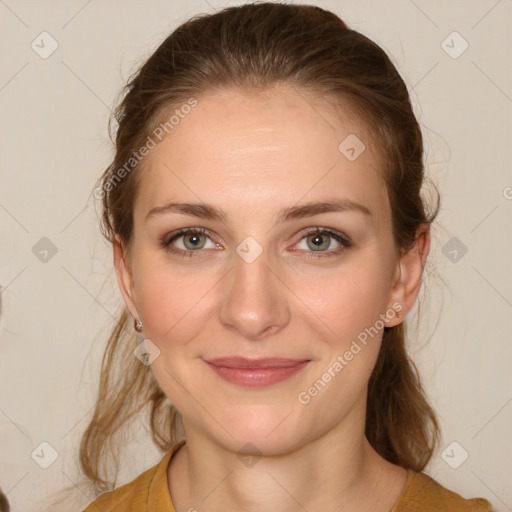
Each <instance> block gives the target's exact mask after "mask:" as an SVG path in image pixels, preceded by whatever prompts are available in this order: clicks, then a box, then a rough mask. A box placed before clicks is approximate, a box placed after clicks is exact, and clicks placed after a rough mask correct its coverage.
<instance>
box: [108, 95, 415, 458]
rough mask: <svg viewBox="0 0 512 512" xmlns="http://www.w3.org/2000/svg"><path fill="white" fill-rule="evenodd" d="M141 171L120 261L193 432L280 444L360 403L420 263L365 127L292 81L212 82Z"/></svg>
mask: <svg viewBox="0 0 512 512" xmlns="http://www.w3.org/2000/svg"><path fill="white" fill-rule="evenodd" d="M351 134H353V135H351ZM354 134H355V136H357V137H358V139H359V140H360V141H361V142H363V143H364V145H365V149H364V151H362V153H360V154H359V156H357V154H358V153H359V152H360V150H361V148H362V146H361V145H360V143H359V142H357V140H356V139H354V138H353V137H354ZM348 136H351V137H352V138H350V139H348V142H351V144H348V143H347V142H346V143H344V144H345V145H343V144H342V145H341V150H340V148H339V146H340V143H342V142H343V141H344V140H345V139H346V138H347V137H348ZM354 141H356V142H354ZM356 143H357V144H356ZM347 146H348V147H347ZM351 147H354V148H355V151H351V149H350V148H351ZM354 155H355V156H357V158H355V159H354ZM349 157H350V158H349ZM142 173H143V174H142V180H141V185H140V188H139V190H138V194H137V198H136V202H135V205H134V237H133V240H132V245H131V252H130V255H129V256H130V258H129V261H128V260H127V258H126V256H127V254H125V255H124V256H125V258H124V259H123V257H122V256H123V254H122V248H121V246H120V245H119V244H116V245H115V265H116V271H117V275H118V279H119V283H120V287H121V291H122V293H123V297H124V299H125V301H126V304H127V306H128V308H129V309H130V311H131V313H132V315H133V316H134V317H135V318H140V319H141V320H142V321H143V325H144V327H143V335H144V338H146V339H148V340H150V341H151V343H153V344H154V345H155V346H156V347H158V349H159V351H160V353H159V356H158V357H157V358H156V359H155V360H154V362H153V363H152V366H151V367H152V371H153V372H154V374H155V376H156V378H157V380H158V382H159V384H160V386H161V388H162V389H163V391H164V392H165V393H166V395H167V396H168V398H169V399H170V401H171V402H172V403H173V404H174V405H175V406H176V407H177V409H178V410H179V412H180V413H181V414H182V417H183V422H184V425H185V430H186V431H187V428H188V429H189V431H196V432H201V433H202V435H204V436H206V437H208V438H209V439H211V440H213V441H214V442H215V443H217V444H218V445H222V446H223V447H225V448H227V449H230V450H232V451H238V450H239V449H240V447H241V446H243V445H245V444H246V443H248V442H249V443H252V444H254V445H255V446H256V447H258V449H259V450H260V451H261V452H263V453H268V454H277V453H284V452H286V451H288V450H292V449H295V448H297V447H298V446H301V445H304V444H305V443H308V442H311V441H312V440H314V439H315V438H317V437H319V436H321V435H322V434H324V433H326V432H327V431H329V430H331V429H333V427H334V426H335V425H337V424H339V423H340V421H341V420H345V421H351V420H350V418H351V414H356V413H355V412H354V411H359V413H360V412H361V411H362V410H364V407H365V403H366V402H365V401H366V387H367V383H368V380H369V377H370V374H371V371H372V369H373V367H374V365H375V362H376V358H377V355H378V351H379V348H380V343H381V335H382V331H383V327H384V325H386V326H389V327H391V326H393V325H396V324H397V323H400V322H401V321H402V319H400V318H398V316H397V314H396V313H397V311H398V310H400V309H402V308H403V309H402V316H405V314H404V312H406V310H407V308H408V307H411V306H412V301H413V300H414V297H415V295H414V293H413V292H414V291H415V290H416V288H414V286H413V285H412V284H408V281H407V279H409V280H411V279H412V280H413V281H414V279H416V281H417V280H418V273H419V274H421V268H420V267H421V264H420V265H416V264H411V265H410V266H409V267H407V272H404V268H405V266H406V265H408V263H407V262H406V261H405V260H402V261H401V260H399V258H398V256H397V248H396V246H395V244H394V240H393V237H392V227H391V210H390V205H389V201H388V196H387V192H386V186H385V184H384V181H383V179H382V177H381V166H380V164H379V158H378V155H377V152H376V151H375V148H374V147H373V143H372V142H371V140H370V139H369V137H368V136H367V135H366V132H365V130H364V126H363V125H362V123H360V122H358V120H357V119H354V118H353V117H351V116H349V115H348V112H345V113H344V112H343V109H341V112H337V111H336V112H335V111H334V109H333V107H332V106H331V105H330V104H329V103H327V102H326V101H325V100H324V99H322V98H319V97H314V96H312V95H308V94H306V93H305V92H304V91H302V92H301V94H300V95H299V94H297V92H296V90H295V89H292V88H290V87H288V86H280V87H276V88H275V89H272V91H267V92H265V93H258V94H256V93H253V92H251V93H248V92H241V91H233V90H231V91H224V92H218V91H217V92H215V93H211V94H210V95H206V96H203V97H200V98H198V104H197V106H196V107H195V108H193V109H192V110H191V112H190V113H189V114H188V115H187V116H185V117H184V118H183V119H181V120H180V122H179V124H178V125H177V126H175V127H174V129H173V130H172V132H170V134H169V135H168V136H167V137H166V138H165V139H163V140H162V142H161V143H159V145H158V146H157V147H156V148H155V149H153V150H152V151H151V153H150V154H149V155H148V156H147V157H146V160H145V162H144V168H143V170H142ZM171 203H180V204H185V203H187V204H188V203H190V204H194V205H199V206H188V207H185V206H181V207H177V206H174V207H171V206H169V205H170V204H171ZM326 204H330V206H326ZM334 204H337V205H338V206H337V207H334V206H333V205H334ZM306 205H308V206H309V208H306V207H305V206H306ZM315 205H316V206H315ZM166 206H167V207H166ZM182 229H187V230H189V231H188V232H187V233H185V234H184V233H182V232H181V233H180V230H182ZM411 261H412V260H411ZM414 261H415V262H416V260H414ZM401 264H402V265H401ZM416 267H417V268H418V272H415V271H413V270H414V269H415V268H416ZM411 290H413V292H411ZM416 291H417V290H416ZM150 351H151V350H150ZM222 358H224V359H225V360H223V361H220V359H222ZM234 358H244V360H241V361H240V360H238V359H234ZM254 359H259V360H260V361H259V363H261V364H260V367H259V368H254V367H253V368H250V366H251V365H250V362H251V361H248V360H254ZM262 359H266V360H267V361H262ZM269 359H270V361H269ZM215 360H217V361H215ZM248 366H249V368H248ZM269 366H270V367H269ZM186 433H187V432H186Z"/></svg>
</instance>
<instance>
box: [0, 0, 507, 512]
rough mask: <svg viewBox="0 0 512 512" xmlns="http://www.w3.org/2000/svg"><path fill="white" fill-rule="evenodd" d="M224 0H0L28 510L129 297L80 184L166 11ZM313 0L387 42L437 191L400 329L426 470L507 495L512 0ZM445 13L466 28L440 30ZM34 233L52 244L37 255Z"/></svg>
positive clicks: (143, 461) (52, 471) (12, 377)
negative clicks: (419, 306)
mask: <svg viewBox="0 0 512 512" xmlns="http://www.w3.org/2000/svg"><path fill="white" fill-rule="evenodd" d="M236 3H237V2H220V1H215V0H208V1H206V0H195V1H190V0H187V1H185V0H183V1H178V0H174V1H172V0H167V1H156V0H154V1H152V2H143V1H142V0H130V1H124V2H121V1H119V0H108V1H100V0H89V1H87V0H81V1H69V0H68V1H51V2H50V1H46V2H35V1H23V0H1V1H0V38H1V39H0V48H1V50H0V51H1V58H2V61H1V62H2V65H1V66H0V108H1V112H2V115H1V118H0V123H1V129H2V132H1V133H2V137H1V138H0V172H1V187H0V283H2V285H3V287H4V290H3V292H2V302H3V314H2V318H1V320H0V328H1V332H0V376H1V377H0V379H1V386H0V486H2V488H3V489H4V491H6V492H7V493H8V496H9V499H10V501H11V503H12V506H13V510H15V511H19V512H25V511H30V510H36V509H38V507H37V506H36V501H37V500H38V499H40V498H44V497H45V496H48V495H49V494H50V493H51V492H53V491H56V490H57V489H58V488H59V487H61V486H64V485H69V484H70V482H72V481H74V480H75V481H76V474H77V473H76V467H77V450H78V442H79V438H80V435H81V433H82V432H83V429H84V428H85V426H86V424H87V420H88V417H89V413H90V411H91V407H92V405H93V401H94V393H95V389H96V385H97V379H98V365H99V361H100V357H101V355H102V350H103V347H104V344H105V342H106V336H107V334H108V332H109V328H110V325H111V322H112V320H113V317H114V315H115V314H116V312H117V311H118V308H119V305H120V303H121V297H120V294H119V292H118V290H117V284H116V282H115V280H114V274H113V270H112V263H111V260H112V259H111V254H110V252H109V247H108V246H107V245H106V243H105V242H104V241H103V240H102V239H101V237H100V234H99V230H98V227H97V219H96V213H95V207H96V206H97V205H96V204H95V202H96V201H95V199H94V197H93V196H92V188H93V184H94V181H95V179H96V178H97V177H98V176H99V174H100V173H101V171H102V170H103V169H104V167H105V166H106V165H107V164H108V163H109V161H110V158H111V156H112V148H111V145H110V142H109V140H108V137H107V121H108V116H109V114H110V109H111V108H112V107H113V106H114V102H115V100H116V98H117V95H118V93H119V91H120V88H121V86H122V85H123V84H124V82H125V81H126V79H127V78H128V76H129V74H130V73H131V72H132V71H134V70H135V68H136V66H137V65H138V64H139V63H140V62H141V61H142V60H143V59H144V58H145V57H147V56H148V55H149V53H150V51H151V49H152V48H154V47H155V45H157V44H158V43H159V42H160V41H161V40H162V39H163V38H164V37H165V36H166V35H167V34H168V33H169V32H170V31H171V29H173V28H174V27H176V26H177V25H178V24H179V23H181V22H183V21H184V20H185V19H187V18H188V17H190V16H192V15H194V14H197V13H200V12H211V11H212V10H213V9H214V8H215V9H216V8H219V7H222V6H227V5H234V4H236ZM310 3H315V4H317V5H319V6H322V7H325V8H328V9H331V10H333V11H335V12H336V13H338V14H339V15H341V17H342V18H344V19H345V20H346V21H347V22H348V23H349V24H350V25H351V26H353V27H354V28H356V29H358V30H360V31H361V32H363V33H364V34H366V35H368V36H369V37H370V38H372V39H374V40H375V41H377V42H378V43H379V44H381V45H382V46H383V47H384V49H385V50H386V51H387V52H388V53H390V54H391V56H392V57H393V59H394V61H395V63H396V65H397V66H398V69H399V71H400V72H401V73H402V75H403V77H404V79H405V80H406V82H407V83H408V84H409V86H410V90H411V93H412V97H413V101H414V103H415V108H416V112H417V114H418V116H419V119H420V121H421V124H422V126H423V128H424V133H425V137H426V144H427V147H428V155H427V160H428V165H429V175H430V176H431V177H432V178H433V179H434V181H435V182H436V183H437V184H438V185H439V187H440V189H441V192H442V195H443V209H442V212H441V214H440V216H439V222H438V223H437V224H436V226H435V228H434V237H435V240H434V246H433V250H432V256H431V260H430V263H429V267H428V272H429V276H428V278H427V281H426V283H427V284H428V286H429V289H430V292H429V297H427V298H429V305H428V306H426V307H425V308H423V313H424V316H423V322H424V323H423V328H422V329H421V330H420V332H419V334H418V335H417V336H415V338H417V341H414V342H412V341H411V344H410V348H411V352H412V353H413V355H414V358H415V360H416V361H417V363H418V365H419V367H420V370H421V372H422V375H423V378H424V382H425V386H426V388H427V390H428V392H429V394H430V396H431V397H432V401H433V403H434V405H435V407H436V409H437V411H438V413H439V416H440V418H441V426H442V429H443V441H442V446H441V449H440V450H439V452H438V453H436V455H435V456H434V458H433V460H432V462H431V463H430V464H429V466H428V468H427V470H426V472H427V473H429V474H431V475H432V476H434V477H435V478H436V479H437V480H438V481H439V482H441V483H442V484H443V485H445V486H447V487H449V488H450V489H453V490H454V491H456V492H458V493H460V494H462V495H463V496H465V497H472V496H483V497H486V498H488V499H489V500H491V501H492V502H493V503H494V505H495V506H496V507H497V508H498V509H499V510H512V476H511V475H512V472H511V469H510V460H512V448H511V447H512V377H511V374H512V372H511V371H510V362H511V360H512V337H511V334H510V333H511V329H512V314H511V313H512V273H511V270H510V269H511V265H510V262H511V256H510V255H511V252H512V237H511V233H512V173H511V164H510V162H511V161H512V150H511V140H510V134H511V124H512V123H511V118H512V115H511V114H512V72H511V65H510V47H511V42H512V35H511V30H510V24H511V21H512V1H511V0H501V1H496V0H478V1H477V0H472V1H468V0H460V1H453V0H452V1H446V0H445V1H442V0H436V1H426V0H414V1H412V0H393V1H392V2H381V1H378V0H357V1H355V0H354V1H349V0H338V1H335V0H333V1H316V2H310ZM43 31H47V32H48V33H49V34H50V35H51V37H52V38H54V39H55V40H56V41H57V42H58V45H59V46H58V48H57V50H56V51H55V52H54V53H53V54H52V55H51V56H49V57H48V58H42V57H41V56H40V55H39V54H38V53H36V51H34V50H33V49H32V47H31V43H32V41H34V40H35V41H36V43H37V42H38V41H40V39H41V38H40V37H39V35H40V34H41V32H43ZM454 31H457V32H458V33H459V34H460V36H458V35H451V36H450V37H448V36H449V35H450V34H452V32H454ZM41 37H48V36H41ZM447 37H448V39H446V38H447ZM445 40H446V42H445V43H442V42H443V41H445ZM45 41H46V43H45V48H46V49H47V50H48V49H50V48H51V47H50V39H46V40H45ZM464 41H466V42H467V43H468V44H469V47H468V48H467V50H466V51H465V52H464V53H462V54H461V55H460V56H458V57H457V58H454V56H456V55H457V54H458V53H459V52H460V51H461V50H462V49H463V48H464V45H465V43H464ZM39 44H40V46H41V43H39ZM445 50H447V51H448V53H447V51H445ZM39 51H40V52H41V51H42V48H39ZM449 53H451V55H449ZM43 237H47V238H48V239H49V240H50V241H51V243H52V244H53V246H54V247H55V249H56V250H57V252H56V253H55V254H54V255H52V252H51V250H50V252H49V253H48V255H47V261H46V262H43V261H41V260H40V258H41V257H43V255H44V253H39V254H38V250H39V251H41V250H44V248H45V247H46V248H48V247H47V246H48V244H49V242H48V241H46V240H44V241H42V242H41V241H40V240H41V239H42V238H43ZM453 237H456V238H457V239H458V241H455V242H454V241H453V240H452V239H453ZM450 240H452V241H451V242H450V243H451V244H454V243H459V246H453V247H452V246H451V245H448V246H446V244H447V243H449V241H450ZM460 243H462V244H464V246H465V247H466V248H467V253H466V254H464V255H463V256H462V257H461V255H462V252H461V247H462V246H460ZM37 244H41V245H37ZM45 244H46V245H45ZM34 247H35V249H34ZM443 247H445V249H444V252H443ZM454 250H455V251H456V252H453V251H454ZM35 253H36V254H35ZM445 253H446V255H445ZM36 255H37V256H39V257H37V256H36ZM454 258H455V259H457V258H458V261H452V260H453V259H454ZM428 337H430V341H428V343H427V338H428ZM142 434H145V432H144V431H142ZM142 434H141V435H139V436H138V438H136V439H134V442H133V445H130V446H129V447H128V448H129V450H128V452H127V455H126V457H127V459H126V460H127V464H126V465H125V468H124V471H123V474H122V478H121V480H122V481H128V480H130V479H132V478H134V477H135V476H136V475H138V474H139V473H141V472H142V471H143V470H144V469H145V468H147V467H149V466H151V465H153V464H155V463H156V462H157V461H158V460H159V459H160V455H159V454H158V452H157V451H156V450H155V449H153V448H151V446H149V443H150V441H145V438H144V436H143V435H142ZM454 441H455V442H457V443H458V445H455V447H454V446H453V445H452V446H449V445H450V444H451V443H452V442H454ZM42 442H47V443H49V444H50V445H51V446H52V447H53V448H54V449H55V450H56V451H57V453H58V458H57V460H56V461H55V462H54V463H53V464H52V465H51V466H50V467H49V468H48V469H42V468H41V467H40V466H39V465H38V464H37V463H36V462H35V461H34V460H33V458H32V457H31V454H32V452H33V451H34V450H36V453H41V452H40V450H41V447H40V443H42ZM44 446H45V445H43V448H44ZM446 447H449V449H448V453H449V455H451V459H450V457H449V458H447V460H450V462H451V463H452V465H453V464H454V463H453V461H454V460H455V461H457V460H460V457H461V456H462V455H463V454H464V452H463V451H462V450H465V451H466V452H467V453H468V454H469V456H468V458H467V460H465V461H464V462H463V463H462V464H461V465H460V466H459V467H458V468H457V469H452V468H451V467H450V466H449V465H448V464H447V463H446V462H445V460H444V459H443V457H442V452H443V450H444V449H445V448H446ZM452 448H453V449H454V451H453V452H452V451H451V449H452ZM37 450H39V452H37ZM49 450H50V449H49V448H48V447H46V451H45V453H46V454H48V453H50V451H49ZM43 451H44V450H43ZM45 456H47V455H45ZM35 458H36V459H37V457H36V456H35ZM84 501H85V502H87V501H88V500H87V498H86V497H84ZM76 510H80V508H79V505H77V508H76Z"/></svg>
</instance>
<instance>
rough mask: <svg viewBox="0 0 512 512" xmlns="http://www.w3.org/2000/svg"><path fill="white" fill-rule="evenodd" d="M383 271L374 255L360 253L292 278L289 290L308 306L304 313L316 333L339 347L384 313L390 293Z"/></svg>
mask: <svg viewBox="0 0 512 512" xmlns="http://www.w3.org/2000/svg"><path fill="white" fill-rule="evenodd" d="M356 260H357V261H356ZM385 272H386V269H385V268H384V267H383V265H382V261H380V260H379V258H378V257H377V256H376V255H372V254H369V255H365V256H364V257H363V255H362V254H360V255H358V257H356V258H354V259H353V261H347V262H346V263H345V264H343V265H340V266H339V267H338V268H332V269H329V270H322V271H321V272H318V271H317V273H316V275H314V276H313V275H310V276H308V277H305V276H300V277H298V278H295V279H294V281H293V282H292V283H291V285H290V288H291V289H293V290H294V292H295V293H296V295H297V296H298V297H300V298H301V300H302V302H303V303H304V304H305V305H306V306H307V308H304V313H305V315H306V318H311V322H312V323H316V325H315V330H316V331H317V332H319V334H320V333H325V334H326V335H327V336H328V337H329V338H331V337H334V339H335V340H337V341H336V343H338V344H341V345H342V344H344V343H345V342H347V341H348V340H351V339H352V338H354V337H356V336H357V335H358V334H359V332H361V331H362V330H364V329H365V328H367V327H370V326H372V325H374V324H375V322H376V320H377V319H378V318H379V315H380V314H381V313H384V312H385V310H386V308H387V302H388V299H389V291H390V287H389V284H390V283H389V281H388V280H387V279H386V278H385V276H384V273H385ZM308 310H309V312H308ZM312 327H313V326H312ZM318 328H320V329H321V330H320V331H318Z"/></svg>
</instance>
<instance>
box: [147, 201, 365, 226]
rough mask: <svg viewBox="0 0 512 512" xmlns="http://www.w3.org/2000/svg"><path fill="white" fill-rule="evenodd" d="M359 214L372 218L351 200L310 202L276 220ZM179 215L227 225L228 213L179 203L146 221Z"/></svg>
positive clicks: (286, 210)
mask: <svg viewBox="0 0 512 512" xmlns="http://www.w3.org/2000/svg"><path fill="white" fill-rule="evenodd" d="M345 211H351V212H358V213H362V214H364V215H368V216H372V212H371V211H370V210H369V209H368V208H367V207H366V206H364V205H362V204H360V203H356V202H355V201H351V200H350V199H332V200H327V201H321V202H309V203H305V204H300V205H296V206H289V207H287V208H284V209H283V210H280V211H279V212H278V213H277V216H276V217H275V219H274V222H275V225H277V224H281V223H283V222H286V221H290V220H294V219H302V218H304V217H311V216H313V215H319V214H321V213H328V212H345ZM168 213H179V214H182V215H190V216H193V217H198V218H200V219H209V220H214V221H219V222H222V223H224V224H227V215H226V213H225V212H224V211H223V210H222V209H220V208H217V207H215V206H213V205H209V204H206V203H178V202H170V203H167V204H164V205H162V206H156V207H155V208H152V209H151V210H149V212H148V214H147V215H146V221H147V220H148V219H149V218H151V217H155V216H159V215H163V214H168Z"/></svg>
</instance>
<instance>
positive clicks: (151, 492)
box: [82, 442, 183, 512]
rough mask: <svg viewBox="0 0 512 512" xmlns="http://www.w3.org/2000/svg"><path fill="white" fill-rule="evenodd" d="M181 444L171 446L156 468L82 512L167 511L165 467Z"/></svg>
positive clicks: (111, 492)
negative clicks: (162, 509) (162, 508)
mask: <svg viewBox="0 0 512 512" xmlns="http://www.w3.org/2000/svg"><path fill="white" fill-rule="evenodd" d="M182 444H183V442H179V443H177V444H176V445H174V446H173V447H172V448H171V449H170V450H169V451H168V452H167V453H166V454H165V455H164V456H163V457H162V459H161V461H160V462H159V463H158V464H156V465H155V466H153V467H151V468H149V469H148V470H146V471H144V473H142V474H140V475H139V476H138V477H136V478H135V479H133V480H132V481H131V482H128V483H127V484H124V485H122V486H121V487H118V488H117V489H114V490H113V491H110V492H106V493H104V494H102V495H101V496H98V497H97V498H96V499H95V500H94V501H93V502H92V503H90V504H89V505H88V506H87V507H86V508H85V509H84V510H83V511H82V512H119V511H120V510H122V511H123V512H135V511H137V512H141V511H145V510H151V511H152V512H153V511H155V512H156V510H160V507H161V506H164V509H165V510H172V509H170V508H169V502H170V497H169V498H168V494H169V492H168V487H167V467H168V465H169V461H170V460H171V457H172V455H173V454H174V453H175V452H176V451H177V449H178V448H179V447H180V446H181V445H182ZM166 500H168V501H166Z"/></svg>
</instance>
